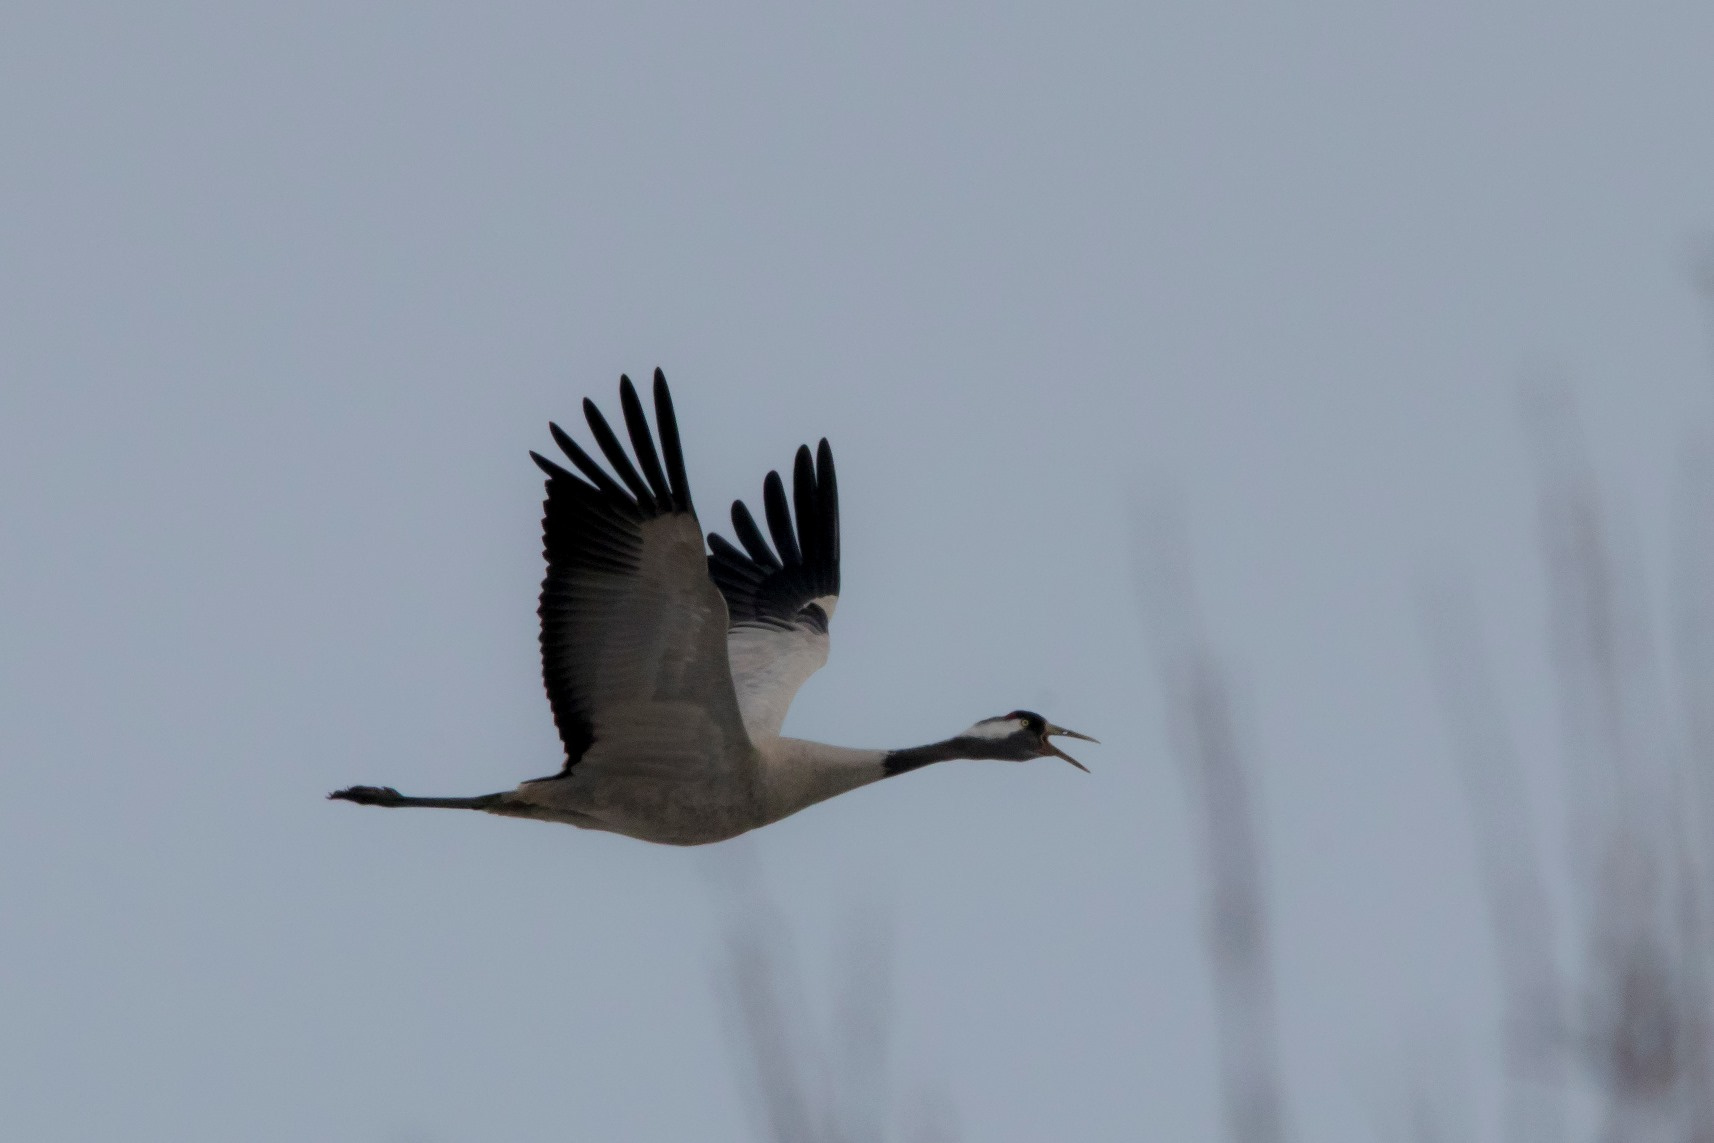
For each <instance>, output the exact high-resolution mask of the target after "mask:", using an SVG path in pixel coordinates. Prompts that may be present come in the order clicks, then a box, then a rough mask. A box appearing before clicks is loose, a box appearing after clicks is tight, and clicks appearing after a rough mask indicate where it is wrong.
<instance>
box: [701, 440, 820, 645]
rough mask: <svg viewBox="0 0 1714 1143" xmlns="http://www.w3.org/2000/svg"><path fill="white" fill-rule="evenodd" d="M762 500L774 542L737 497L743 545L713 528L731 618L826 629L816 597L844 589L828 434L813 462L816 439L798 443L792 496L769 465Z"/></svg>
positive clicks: (735, 513)
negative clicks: (812, 446)
mask: <svg viewBox="0 0 1714 1143" xmlns="http://www.w3.org/2000/svg"><path fill="white" fill-rule="evenodd" d="M762 505H763V508H764V510H765V515H766V518H767V521H768V532H769V534H770V535H771V536H772V537H773V541H774V547H773V548H770V547H769V546H768V541H767V540H766V539H764V538H763V536H762V530H761V529H760V528H758V527H757V526H756V520H755V517H753V516H751V515H750V510H749V509H748V508H747V507H745V506H744V502H743V501H742V500H734V501H733V502H732V530H733V532H735V533H736V534H737V536H738V541H739V543H741V544H743V545H744V546H743V549H742V550H740V549H739V548H738V547H737V546H736V545H734V544H732V543H731V542H729V541H728V540H727V539H726V538H725V537H724V536H719V535H715V534H713V533H710V534H709V537H708V546H709V548H710V549H711V550H712V554H711V555H710V556H709V557H708V573H709V574H710V575H711V576H713V577H714V582H715V583H716V584H717V585H719V587H720V594H722V595H724V596H725V597H726V607H727V610H728V611H730V612H731V615H732V625H733V626H734V627H740V626H757V627H775V628H781V629H785V628H790V627H793V626H800V625H801V626H808V627H810V628H812V629H814V630H817V631H821V632H823V633H825V632H826V630H827V620H828V616H827V614H826V612H825V611H824V610H823V609H822V608H820V607H810V604H811V603H812V602H813V601H814V600H817V599H821V598H824V597H827V596H837V595H838V594H839V482H838V479H837V477H836V476H835V475H834V471H833V450H832V449H831V448H829V447H828V444H827V441H826V440H825V439H824V440H823V441H822V442H821V446H820V448H818V449H817V450H816V456H815V460H814V461H813V462H812V461H811V460H810V454H809V446H808V445H801V446H799V448H798V450H797V463H796V464H795V465H794V466H793V469H792V503H791V504H790V505H788V504H787V503H786V490H785V483H784V482H783V481H782V480H781V479H780V474H779V473H777V472H770V473H768V478H767V480H765V481H764V482H763V484H762ZM794 508H795V509H796V514H797V526H796V528H795V530H794V528H793V526H792V509H794ZM776 548H777V549H778V554H777V555H776V554H775V550H774V549H776Z"/></svg>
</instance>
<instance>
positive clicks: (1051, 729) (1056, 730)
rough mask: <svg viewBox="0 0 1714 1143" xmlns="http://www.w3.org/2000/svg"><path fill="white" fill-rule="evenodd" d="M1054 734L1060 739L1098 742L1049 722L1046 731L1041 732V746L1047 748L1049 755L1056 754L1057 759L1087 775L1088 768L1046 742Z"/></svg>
mask: <svg viewBox="0 0 1714 1143" xmlns="http://www.w3.org/2000/svg"><path fill="white" fill-rule="evenodd" d="M1054 734H1057V735H1059V736H1060V737H1061V738H1081V739H1082V740H1083V741H1085V742H1097V743H1098V742H1099V741H1100V740H1099V739H1095V738H1091V737H1089V736H1088V735H1087V734H1079V733H1077V731H1075V730H1067V729H1065V727H1063V726H1055V725H1054V724H1053V723H1051V722H1050V723H1048V724H1047V729H1046V730H1043V731H1042V740H1041V744H1042V745H1043V746H1045V747H1047V750H1048V753H1049V754H1056V755H1058V756H1059V757H1061V758H1063V759H1065V760H1066V761H1067V762H1069V763H1071V764H1072V765H1073V766H1075V767H1077V768H1078V769H1079V770H1081V771H1083V772H1084V773H1085V774H1087V773H1089V767H1087V766H1085V765H1084V764H1083V763H1081V762H1079V761H1078V760H1077V759H1075V758H1073V757H1072V756H1071V755H1069V754H1067V753H1066V752H1065V751H1063V750H1061V749H1060V748H1059V747H1057V746H1055V745H1054V744H1053V743H1051V742H1049V741H1048V737H1049V736H1050V735H1054Z"/></svg>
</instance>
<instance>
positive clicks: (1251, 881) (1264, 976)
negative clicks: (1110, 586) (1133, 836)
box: [1135, 508, 1286, 1143]
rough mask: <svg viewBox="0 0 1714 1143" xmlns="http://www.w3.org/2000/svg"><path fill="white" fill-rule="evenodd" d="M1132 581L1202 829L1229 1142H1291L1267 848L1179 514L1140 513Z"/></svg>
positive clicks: (1230, 699) (1227, 682)
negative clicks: (1198, 603) (1198, 602)
mask: <svg viewBox="0 0 1714 1143" xmlns="http://www.w3.org/2000/svg"><path fill="white" fill-rule="evenodd" d="M1135 524H1136V532H1135V535H1136V555H1137V568H1138V585H1139V592H1140V594H1141V598H1142V607H1143V613H1144V617H1145V621H1146V622H1147V624H1148V626H1149V627H1150V629H1151V631H1150V634H1151V636H1152V638H1153V643H1154V646H1155V652H1156V659H1157V662H1158V663H1159V668H1160V673H1161V678H1162V683H1163V685H1164V687H1165V689H1166V700H1167V710H1168V718H1169V720H1170V726H1171V733H1172V748H1173V751H1174V753H1175V754H1176V755H1177V756H1178V759H1179V762H1180V765H1181V766H1182V768H1183V770H1184V774H1185V778H1186V781H1187V783H1188V785H1189V787H1190V790H1191V795H1192V808H1193V811H1194V812H1195V814H1196V816H1197V818H1198V821H1199V823H1200V826H1201V829H1202V842H1203V875H1204V884H1205V891H1206V894H1207V897H1206V899H1207V918H1208V933H1207V939H1208V949H1209V957H1210V961H1211V963H1212V965H1213V971H1214V986H1215V1004H1216V1012H1217V1019H1218V1021H1219V1049H1220V1074H1221V1091H1222V1096H1223V1099H1224V1101H1225V1104H1226V1117H1227V1134H1228V1137H1229V1138H1230V1139H1232V1140H1233V1141H1234V1143H1278V1141H1280V1140H1283V1139H1284V1138H1285V1137H1286V1132H1285V1107H1284V1099H1283V1097H1282V1089H1281V1086H1280V1079H1279V1063H1278V1050H1279V1049H1278V1043H1279V1037H1278V1033H1277V1031H1276V1019H1275V1011H1274V981H1273V963H1272V954H1271V950H1270V947H1269V940H1268V923H1267V896H1266V889H1265V886H1264V873H1263V864H1262V849H1261V842H1260V831H1259V828H1258V825H1257V819H1256V813H1255V809H1254V806H1253V804H1252V801H1253V795H1252V794H1251V791H1250V777H1249V774H1248V772H1247V768H1246V761H1245V758H1244V755H1243V750H1242V748H1241V745H1240V741H1239V735H1238V720H1237V716H1236V712H1235V710H1234V703H1233V697H1232V688H1231V683H1230V680H1229V678H1228V675H1227V672H1226V670H1225V669H1224V667H1223V665H1222V664H1221V662H1220V660H1219V658H1218V657H1217V656H1216V654H1215V653H1214V651H1213V649H1212V648H1211V647H1210V646H1209V644H1208V641H1207V640H1206V639H1205V638H1204V637H1203V635H1202V633H1201V628H1200V624H1199V622H1198V619H1197V614H1196V607H1195V603H1194V600H1193V598H1192V592H1191V576H1190V561H1189V555H1188V545H1187V544H1186V543H1185V541H1184V538H1183V528H1182V525H1181V524H1180V522H1179V520H1178V518H1177V517H1176V515H1175V514H1173V513H1171V512H1163V511H1154V512H1152V513H1149V512H1145V511H1144V510H1142V509H1140V508H1139V509H1138V511H1137V512H1136V513H1135Z"/></svg>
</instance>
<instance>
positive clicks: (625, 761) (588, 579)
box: [530, 369, 755, 791]
mask: <svg viewBox="0 0 1714 1143" xmlns="http://www.w3.org/2000/svg"><path fill="white" fill-rule="evenodd" d="M654 395H655V421H656V423H657V425H658V426H659V429H660V441H661V451H660V453H659V454H657V453H656V451H655V442H654V439H653V436H652V434H651V433H650V432H649V423H648V420H647V418H646V417H645V416H644V414H643V406H642V402H641V401H639V400H638V399H637V392H636V390H635V389H634V388H633V387H632V385H631V381H630V379H629V378H627V377H622V378H620V380H619V397H620V403H621V405H622V406H623V407H624V412H625V427H626V429H627V430H628V432H629V435H630V438H631V448H632V449H633V451H634V452H635V454H636V460H637V464H636V465H633V464H632V462H631V458H630V457H629V456H627V455H626V453H625V449H624V447H623V446H622V445H621V444H620V443H619V439H618V437H616V436H615V435H614V433H613V430H612V429H611V428H610V427H609V426H608V424H607V421H606V419H605V418H604V417H602V415H601V413H600V411H599V410H598V409H597V408H596V407H595V404H594V402H592V401H587V400H586V401H584V402H583V415H584V417H585V418H586V419H587V420H588V421H589V428H590V431H591V432H592V433H593V434H594V436H595V440H596V443H597V444H598V445H600V447H601V452H602V453H603V454H604V455H605V456H606V458H607V463H608V464H610V465H611V466H612V468H613V471H614V472H615V473H617V474H618V477H619V479H618V480H615V479H614V478H613V477H612V476H611V475H609V474H608V473H607V471H606V470H605V469H603V468H602V467H601V466H600V465H599V464H597V463H596V462H595V461H594V460H592V459H591V458H590V456H589V454H588V453H586V452H584V451H583V449H581V448H579V447H578V445H577V443H576V442H575V441H573V440H572V439H571V438H570V437H569V436H567V435H566V434H565V433H564V432H563V431H562V430H561V429H560V427H559V426H558V425H550V426H549V428H550V430H551V431H552V433H553V438H554V441H555V442H556V443H557V444H558V445H559V447H560V448H561V449H562V450H564V452H565V455H566V456H567V457H569V458H570V459H571V462H572V464H573V465H574V466H575V467H576V468H577V470H578V472H580V473H581V474H582V476H581V478H580V477H579V476H577V475H574V474H572V473H571V472H568V471H567V470H566V469H564V468H561V467H560V466H559V465H558V464H555V463H554V462H553V461H551V460H548V459H547V458H545V457H542V456H539V455H537V454H536V453H533V452H532V453H531V454H530V456H531V457H532V458H533V459H534V460H535V462H536V464H538V465H539V466H541V469H542V471H543V472H545V473H547V476H548V481H547V500H546V501H545V503H544V505H543V508H544V513H543V517H542V546H543V554H544V555H545V556H546V557H547V576H546V578H545V579H543V580H542V598H541V609H540V615H541V620H542V638H541V642H542V676H543V679H544V681H545V682H546V684H547V692H548V702H549V703H550V704H551V705H552V707H553V716H554V722H555V723H556V724H557V725H558V727H559V734H560V738H561V739H563V740H564V742H565V756H566V771H567V772H569V771H570V770H571V769H572V768H573V767H575V766H577V765H578V764H579V762H583V761H584V760H585V757H586V756H587V757H588V761H587V762H585V766H586V767H587V766H590V765H594V766H597V767H598V769H599V770H600V771H601V772H602V773H603V774H604V775H605V774H609V773H611V774H614V775H615V776H617V775H621V774H625V775H632V776H638V777H649V778H660V779H667V780H685V781H695V780H697V779H699V778H700V779H704V780H706V781H707V782H709V783H710V785H711V786H718V787H719V788H722V789H726V790H730V791H737V790H740V789H747V788H749V786H750V784H751V783H750V782H749V778H750V777H751V776H752V775H753V773H754V767H755V761H754V759H755V751H754V749H753V748H752V746H751V744H750V742H749V739H748V738H747V737H746V735H745V734H744V726H743V722H742V718H741V716H740V714H739V711H738V701H737V696H736V694H735V692H734V690H733V685H732V674H731V670H730V668H729V667H728V666H727V661H726V628H727V619H726V606H725V604H724V603H723V602H722V600H721V596H720V592H719V591H718V590H717V589H716V588H715V586H714V584H713V582H712V581H711V580H710V579H709V577H708V565H707V563H706V560H705V558H704V554H703V546H702V529H701V526H700V525H699V524H698V523H697V519H696V513H695V511H694V510H693V509H692V507H691V502H690V487H689V484H688V483H687V481H686V480H685V472H684V454H683V452H682V451H681V450H680V448H679V437H678V423H677V422H676V421H675V420H674V418H673V407H672V397H671V395H670V394H669V393H668V392H667V383H666V378H665V377H663V376H662V375H661V372H660V370H658V369H657V370H656V371H655V394H654ZM663 461H664V468H663ZM639 465H640V466H641V469H642V472H641V474H639V473H638V466H639ZM620 481H623V484H621V483H620ZM578 773H583V771H581V770H580V771H578Z"/></svg>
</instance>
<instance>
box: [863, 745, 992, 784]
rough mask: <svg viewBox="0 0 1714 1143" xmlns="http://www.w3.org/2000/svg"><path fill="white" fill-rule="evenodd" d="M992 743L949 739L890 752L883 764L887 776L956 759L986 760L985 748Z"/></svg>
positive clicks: (906, 772)
mask: <svg viewBox="0 0 1714 1143" xmlns="http://www.w3.org/2000/svg"><path fill="white" fill-rule="evenodd" d="M993 745H994V744H993V743H992V742H984V741H983V740H982V739H980V738H948V739H947V740H946V741H945V742H931V743H929V744H928V745H927V746H908V747H906V748H905V749H903V750H889V751H887V757H886V760H885V761H884V762H882V764H881V765H882V768H883V770H885V772H886V773H885V776H886V777H888V778H891V777H893V776H894V775H895V774H908V773H910V772H911V771H912V770H920V769H922V768H923V767H924V766H927V765H929V764H930V763H931V762H950V761H952V760H953V759H954V758H986V757H989V755H987V754H986V753H984V752H983V751H984V748H985V747H991V746H993Z"/></svg>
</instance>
